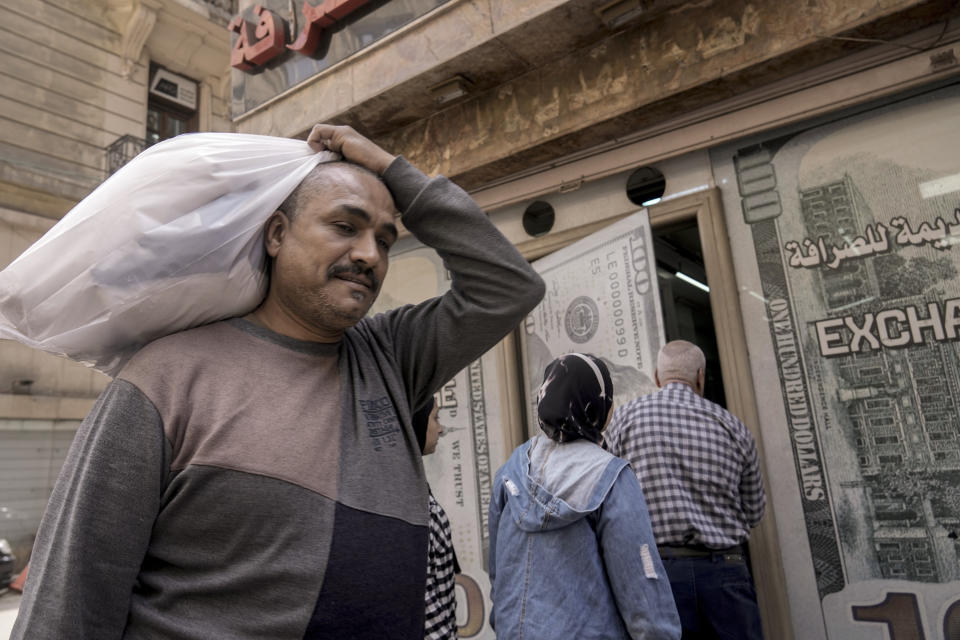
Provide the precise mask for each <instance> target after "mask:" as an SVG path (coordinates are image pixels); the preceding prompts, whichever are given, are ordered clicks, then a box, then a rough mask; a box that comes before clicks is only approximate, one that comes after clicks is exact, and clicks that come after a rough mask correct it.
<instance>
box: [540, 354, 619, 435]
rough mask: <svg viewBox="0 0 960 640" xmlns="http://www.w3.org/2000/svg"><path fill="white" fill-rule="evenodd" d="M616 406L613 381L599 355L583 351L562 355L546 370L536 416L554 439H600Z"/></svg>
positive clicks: (544, 430)
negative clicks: (611, 408) (609, 415)
mask: <svg viewBox="0 0 960 640" xmlns="http://www.w3.org/2000/svg"><path fill="white" fill-rule="evenodd" d="M611 406H613V381H612V380H611V379H610V371H609V369H607V365H605V364H604V363H603V361H602V360H600V358H597V357H595V356H592V355H590V354H584V353H568V354H566V355H562V356H560V357H559V358H557V359H556V360H554V361H553V362H551V363H550V364H549V365H547V368H546V370H545V371H544V372H543V384H542V385H540V390H539V392H538V393H537V418H538V420H539V422H540V428H541V429H543V432H544V433H545V434H547V436H548V437H549V438H550V439H551V440H555V441H556V442H571V441H573V440H577V439H578V438H584V439H586V440H589V441H590V442H600V441H601V437H602V436H601V435H600V434H601V432H602V431H603V427H604V426H605V424H606V421H607V414H608V413H609V412H610V407H611Z"/></svg>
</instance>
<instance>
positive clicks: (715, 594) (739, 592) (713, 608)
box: [660, 548, 763, 640]
mask: <svg viewBox="0 0 960 640" xmlns="http://www.w3.org/2000/svg"><path fill="white" fill-rule="evenodd" d="M660 558H661V559H662V560H663V567H664V569H665V570H666V572H667V576H668V577H669V578H670V586H671V588H672V589H673V597H674V600H675V601H676V603H677V611H678V612H679V613H680V624H681V626H682V627H683V640H707V639H711V640H713V639H719V640H763V630H762V628H761V626H760V609H759V607H757V594H756V592H755V591H754V589H753V579H752V578H751V577H750V571H749V570H748V569H747V564H746V562H745V560H744V557H743V554H741V553H739V552H727V553H724V552H717V553H712V554H710V555H708V556H703V557H685V556H679V555H674V554H672V553H671V551H670V549H669V548H668V549H662V548H661V550H660Z"/></svg>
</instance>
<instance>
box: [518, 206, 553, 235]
mask: <svg viewBox="0 0 960 640" xmlns="http://www.w3.org/2000/svg"><path fill="white" fill-rule="evenodd" d="M555 220H556V214H555V213H554V211H553V206H552V205H551V204H550V203H549V202H544V201H543V200H535V201H533V202H531V203H530V205H529V206H528V207H527V208H526V209H525V210H524V212H523V230H524V231H526V232H527V234H528V235H531V236H533V237H534V238H536V237H537V236H542V235H545V234H546V233H548V232H549V231H550V229H553V223H554V221H555Z"/></svg>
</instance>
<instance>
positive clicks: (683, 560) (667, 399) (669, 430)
mask: <svg viewBox="0 0 960 640" xmlns="http://www.w3.org/2000/svg"><path fill="white" fill-rule="evenodd" d="M705 367H706V359H705V358H704V356H703V351H701V350H700V348H699V347H697V346H696V345H694V344H692V343H690V342H686V341H685V340H676V341H673V342H669V343H667V344H666V345H664V347H663V348H662V349H661V350H660V353H659V355H658V356H657V370H656V373H655V374H654V375H655V380H656V383H657V386H659V387H660V388H661V390H660V391H659V392H657V393H654V394H651V395H648V396H643V397H641V398H637V399H636V400H633V401H631V402H628V403H626V404H624V405H622V406H621V407H620V408H619V409H617V410H616V412H615V413H614V415H613V419H612V421H611V422H610V426H609V427H608V428H607V432H606V434H605V437H606V440H607V446H608V449H609V450H610V452H611V453H613V454H614V455H616V456H620V457H621V458H624V459H626V460H628V461H629V462H630V464H631V466H632V467H633V470H634V472H635V473H636V474H637V478H638V479H639V480H640V486H641V487H642V488H643V494H644V496H645V497H646V499H647V507H648V508H649V511H650V521H651V524H652V525H653V532H654V535H655V537H656V539H657V547H658V549H659V551H660V557H661V558H662V560H663V564H664V567H665V569H666V572H667V575H668V576H669V578H670V584H671V587H672V588H673V595H674V598H675V600H676V603H677V610H678V611H679V612H680V621H681V624H682V626H683V638H684V640H689V639H690V638H744V639H755V638H756V639H759V638H762V631H761V627H760V613H759V609H758V607H757V597H756V593H755V592H754V588H753V580H752V578H751V576H750V572H749V570H748V568H747V565H746V561H745V557H744V549H743V547H742V545H743V543H745V542H747V540H748V539H749V537H750V529H751V528H752V527H755V526H756V525H757V523H759V522H760V518H762V517H763V511H764V507H765V506H766V496H765V494H764V491H763V480H762V478H761V476H760V466H759V463H758V459H757V446H756V443H755V442H754V439H753V436H752V435H751V434H750V432H749V431H748V430H747V428H746V427H745V426H744V424H743V423H742V422H741V421H740V420H739V419H737V418H736V417H735V416H733V415H732V414H731V413H730V412H728V411H727V410H726V409H724V408H723V407H720V406H719V405H717V404H714V403H713V402H710V401H709V400H707V399H705V398H704V397H703V381H704V370H705Z"/></svg>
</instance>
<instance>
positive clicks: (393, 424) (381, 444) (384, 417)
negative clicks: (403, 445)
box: [360, 396, 401, 451]
mask: <svg viewBox="0 0 960 640" xmlns="http://www.w3.org/2000/svg"><path fill="white" fill-rule="evenodd" d="M360 408H361V409H362V410H363V417H364V418H365V419H366V421H367V434H368V435H369V436H370V438H371V440H373V448H374V450H376V451H383V450H384V448H387V447H395V446H397V444H398V443H399V442H400V439H401V431H400V422H399V421H398V420H397V412H396V411H394V408H393V402H392V401H391V400H390V398H389V397H387V396H381V397H379V398H377V399H376V400H361V401H360Z"/></svg>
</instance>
